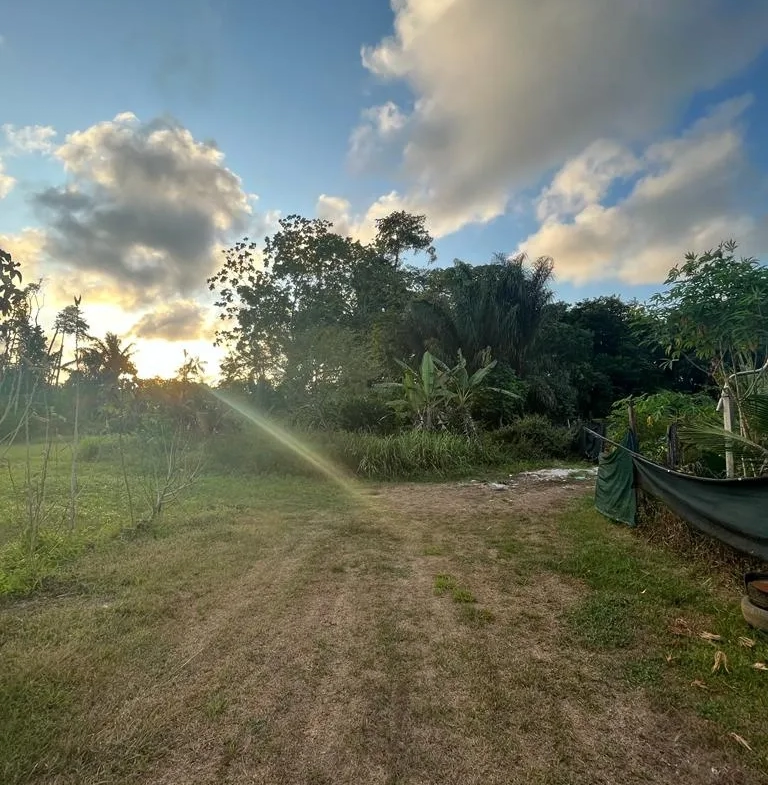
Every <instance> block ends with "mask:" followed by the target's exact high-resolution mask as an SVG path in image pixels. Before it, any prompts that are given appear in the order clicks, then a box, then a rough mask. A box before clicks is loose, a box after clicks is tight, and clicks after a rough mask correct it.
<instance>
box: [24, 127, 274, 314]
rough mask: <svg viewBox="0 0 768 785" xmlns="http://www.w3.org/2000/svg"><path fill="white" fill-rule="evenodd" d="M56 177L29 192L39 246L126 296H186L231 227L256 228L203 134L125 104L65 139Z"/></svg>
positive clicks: (245, 198) (236, 183) (245, 199)
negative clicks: (41, 234) (57, 182)
mask: <svg viewBox="0 0 768 785" xmlns="http://www.w3.org/2000/svg"><path fill="white" fill-rule="evenodd" d="M54 154H55V156H56V157H57V158H58V159H59V160H60V161H61V162H62V163H63V164H64V167H65V170H66V172H67V174H68V182H67V184H66V185H64V186H61V187H55V188H48V189H46V190H44V191H41V192H38V193H37V194H36V195H35V196H34V200H33V201H34V204H35V205H36V207H37V209H38V210H39V212H40V214H41V216H42V217H43V218H44V220H45V221H46V231H47V236H48V241H47V245H46V251H47V253H48V254H49V256H50V257H51V258H52V259H53V260H55V261H56V262H57V263H58V264H60V265H64V266H67V267H68V268H69V269H71V270H73V271H74V273H75V274H76V275H77V274H80V275H82V276H84V277H85V278H93V277H94V276H98V277H100V278H101V280H102V281H103V282H104V284H105V285H107V286H117V287H119V289H120V291H121V293H122V297H123V298H124V300H130V299H131V298H133V300H134V301H135V302H143V303H146V302H147V301H150V302H151V301H155V300H160V299H167V298H168V297H172V296H177V295H189V294H190V293H192V292H194V291H195V290H196V289H198V288H200V287H201V286H202V285H203V284H204V282H205V279H206V277H207V276H208V275H210V273H211V272H212V270H213V269H214V267H215V265H216V258H215V254H216V251H217V250H219V249H220V247H221V245H222V244H224V243H226V242H228V241H229V240H230V239H231V237H232V235H233V234H234V233H241V232H245V231H249V230H250V231H252V232H253V233H254V234H258V233H259V232H260V231H261V228H262V227H260V225H259V221H260V219H259V218H258V217H254V215H253V211H252V207H251V202H252V201H253V198H252V197H251V196H249V195H248V194H246V193H245V192H244V191H243V189H242V185H241V181H240V178H239V177H238V176H237V175H236V174H235V173H234V172H232V171H231V170H229V169H228V168H227V167H226V166H225V165H224V155H223V153H222V152H221V151H220V150H218V149H217V148H216V146H215V145H214V144H213V143H211V142H200V141H198V140H196V139H195V138H194V137H193V136H192V134H191V133H190V132H189V131H188V130H187V129H186V128H184V127H183V126H181V125H180V124H178V123H177V122H175V121H174V120H171V119H167V118H166V119H158V120H154V121H151V122H148V123H142V122H140V121H139V120H138V118H137V117H136V116H135V115H133V114H131V113H130V112H126V113H122V114H119V115H117V116H116V117H115V118H114V120H111V121H107V122H102V123H98V124H96V125H93V126H91V127H90V128H87V129H85V130H83V131H77V132H75V133H72V134H70V135H68V136H67V137H66V140H65V142H64V144H63V145H61V146H60V147H58V148H57V149H56V150H55V153H54Z"/></svg>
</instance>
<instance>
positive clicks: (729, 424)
mask: <svg viewBox="0 0 768 785" xmlns="http://www.w3.org/2000/svg"><path fill="white" fill-rule="evenodd" d="M720 406H722V408H723V428H724V429H725V430H726V431H728V433H733V402H732V400H731V390H730V388H729V387H728V385H727V384H726V385H725V387H723V393H722V396H721V398H720V405H719V406H718V408H720ZM725 476H726V477H727V478H728V479H731V478H733V477H735V476H736V465H735V464H734V461H733V449H731V443H730V440H729V439H726V440H725Z"/></svg>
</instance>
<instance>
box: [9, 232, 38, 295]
mask: <svg viewBox="0 0 768 785" xmlns="http://www.w3.org/2000/svg"><path fill="white" fill-rule="evenodd" d="M44 245H45V235H44V234H43V232H42V231H41V230H40V229H37V228H32V227H28V228H26V229H22V230H21V231H20V232H18V233H16V234H0V248H2V249H3V250H4V251H6V252H7V253H9V254H10V255H11V256H12V257H13V258H14V261H17V262H19V263H20V264H21V268H20V269H21V275H22V284H28V283H32V282H33V281H34V280H36V279H37V278H38V277H39V275H40V260H41V256H42V253H43V247H44Z"/></svg>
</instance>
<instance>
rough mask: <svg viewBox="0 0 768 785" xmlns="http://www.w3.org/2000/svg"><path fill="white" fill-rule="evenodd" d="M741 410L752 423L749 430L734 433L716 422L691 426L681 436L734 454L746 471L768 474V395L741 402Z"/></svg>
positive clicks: (714, 449)
mask: <svg viewBox="0 0 768 785" xmlns="http://www.w3.org/2000/svg"><path fill="white" fill-rule="evenodd" d="M741 411H742V412H743V416H745V417H747V418H748V420H749V423H750V430H749V432H739V431H736V432H731V431H727V430H725V428H722V427H718V426H716V425H696V424H694V425H690V426H688V427H686V428H683V429H682V430H681V436H682V437H683V438H684V439H686V440H687V441H689V442H691V443H693V444H695V445H696V446H697V447H699V448H700V449H704V450H711V451H712V452H716V453H719V454H723V453H724V452H725V451H729V452H731V453H733V456H734V459H735V460H737V461H739V462H740V463H741V465H742V472H743V474H745V475H746V474H752V475H755V476H761V475H765V474H768V395H766V394H756V395H751V396H749V397H747V398H744V399H742V401H741Z"/></svg>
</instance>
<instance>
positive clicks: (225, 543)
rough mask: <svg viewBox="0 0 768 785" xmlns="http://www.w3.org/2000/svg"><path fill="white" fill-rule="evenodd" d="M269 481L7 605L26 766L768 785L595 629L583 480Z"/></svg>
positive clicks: (0, 677)
mask: <svg viewBox="0 0 768 785" xmlns="http://www.w3.org/2000/svg"><path fill="white" fill-rule="evenodd" d="M270 483H271V484H270ZM270 483H268V482H266V481H265V482H264V485H263V491H262V493H261V494H260V493H259V490H258V488H255V489H254V488H252V489H251V490H250V491H249V493H250V494H251V498H250V501H248V503H240V504H234V503H232V502H231V501H230V502H229V503H228V504H225V503H222V504H220V505H218V506H215V505H211V509H209V510H206V509H204V506H203V505H200V504H199V502H198V503H197V504H196V506H195V508H194V510H193V509H190V511H189V514H188V522H187V524H186V526H183V527H180V528H179V527H176V528H174V529H166V530H161V531H160V533H159V534H160V536H159V538H158V539H154V540H149V539H145V540H141V539H139V540H135V541H132V542H127V543H114V544H113V545H112V546H105V547H104V548H102V549H99V550H97V551H96V552H94V553H91V554H88V555H87V556H85V557H83V558H82V559H81V560H80V561H79V562H78V563H77V564H75V565H73V567H72V568H71V570H70V571H69V573H68V574H65V575H62V576H61V578H60V580H59V582H58V583H57V584H56V586H55V587H54V586H51V587H49V591H48V593H46V594H39V595H37V596H34V597H32V598H30V599H28V600H23V601H16V602H6V603H5V604H4V605H3V606H2V607H0V656H1V657H2V661H3V663H4V668H3V670H2V672H0V696H2V697H3V698H4V700H5V701H6V707H8V706H10V707H11V711H10V712H4V713H3V715H2V719H0V723H3V724H4V725H5V727H0V739H4V740H5V741H0V780H1V781H2V782H3V783H8V785H16V784H17V783H53V784H55V785H64V783H67V784H69V783H72V785H74V784H75V783H77V784H78V785H96V784H97V783H99V784H104V783H121V784H122V783H125V784H126V785H129V784H130V783H147V784H150V783H151V784H153V785H156V784H158V783H168V785H186V784H187V783H188V784H190V785H191V784H192V783H195V784H197V783H265V784H266V783H270V784H271V783H275V784H280V783H285V784H286V785H288V783H291V784H292V785H293V784H296V783H307V784H309V783H313V784H314V785H321V784H322V783H328V784H329V785H330V783H334V785H336V784H341V783H371V784H372V785H377V784H380V785H395V783H409V784H410V783H413V785H416V783H457V784H458V783H461V785H472V784H473V783H475V784H476V785H493V784H494V783H534V784H535V783H539V784H540V785H554V784H555V783H573V784H577V783H584V785H587V783H589V784H590V785H591V784H592V783H616V782H621V783H626V784H627V785H629V784H630V783H668V782H675V783H682V784H683V785H684V784H685V783H691V784H693V783H696V785H698V784H699V783H753V782H754V783H757V782H761V781H763V780H762V779H761V775H760V774H759V773H758V770H757V767H758V766H759V761H758V759H757V758H756V757H755V756H756V753H750V752H748V751H747V750H745V749H744V748H743V747H741V746H740V745H738V744H736V743H734V742H733V741H732V740H731V739H729V738H728V737H727V734H726V733H725V732H724V731H723V730H722V729H721V728H719V727H718V726H717V725H716V724H715V723H712V722H708V721H706V720H704V719H701V718H700V717H698V716H697V715H696V713H695V710H693V709H692V708H691V707H690V706H688V705H682V704H681V705H680V707H679V708H677V709H675V708H672V707H671V706H670V705H666V706H664V705H662V704H661V703H660V702H659V701H658V700H656V699H655V698H654V694H653V690H652V689H647V685H646V684H645V683H640V682H642V681H643V678H642V677H643V674H642V673H634V677H633V678H634V680H632V679H628V678H627V677H626V673H625V671H626V667H627V666H628V665H631V664H632V663H635V662H636V661H637V655H638V651H642V654H643V656H645V657H649V656H653V657H655V656H656V655H658V656H659V658H660V657H661V656H662V651H663V650H662V649H660V648H659V647H660V646H661V645H662V644H661V643H660V642H659V641H657V640H656V639H655V638H654V637H653V636H652V635H651V634H650V633H647V634H646V633H644V632H642V631H641V632H640V634H639V637H634V638H632V639H631V640H628V641H625V642H624V643H623V644H622V646H623V647H624V648H623V649H617V648H615V647H614V648H612V647H611V644H610V641H609V644H607V645H598V644H596V643H595V641H594V640H592V641H590V640H589V636H586V637H585V635H584V625H587V626H589V624H593V625H595V629H596V630H598V632H599V630H600V629H602V628H600V627H599V625H600V624H603V625H605V623H606V622H605V619H601V618H600V617H595V614H594V611H595V610H599V608H597V609H595V608H592V606H590V605H589V602H590V600H591V598H593V597H594V596H596V595H595V592H596V591H599V587H598V588H595V587H594V586H593V585H592V583H591V582H590V579H589V574H588V573H587V572H585V571H581V572H580V571H579V570H580V569H581V567H580V566H579V565H582V562H579V564H578V565H577V564H576V562H575V561H574V559H576V557H577V556H578V554H577V553H575V552H572V549H571V545H572V542H571V540H569V537H568V534H567V528H568V525H569V523H568V521H569V518H563V513H564V511H568V510H571V511H574V512H573V513H572V514H573V515H577V514H582V513H581V512H579V511H580V510H582V511H583V509H586V508H583V506H582V507H579V506H577V507H573V504H574V503H577V502H578V500H579V498H580V497H582V496H583V495H584V493H585V488H584V486H583V485H582V486H580V487H576V486H569V485H564V484H558V483H550V484H536V483H531V484H529V485H523V486H520V487H517V488H515V489H513V490H510V491H502V492H498V491H493V490H490V489H488V488H486V487H483V486H476V487H472V486H458V485H448V484H444V485H415V484H414V485H386V486H382V487H381V488H378V489H372V490H371V492H370V493H369V495H368V496H366V497H365V503H363V504H360V503H358V502H354V501H349V500H347V499H345V498H343V497H341V496H339V495H334V494H329V492H328V491H327V489H325V487H324V486H320V484H318V483H316V482H311V481H306V480H304V481H301V482H298V481H282V483H280V482H278V483H276V482H274V481H270ZM570 514H571V513H568V515H570ZM605 537H606V538H607V540H608V541H611V542H613V539H615V538H618V541H619V542H620V543H624V542H625V540H627V538H628V537H630V535H628V534H627V533H626V532H623V531H620V530H618V529H613V528H611V527H610V526H609V525H608V524H605ZM582 566H583V565H582ZM585 569H589V570H591V569H592V568H591V567H588V568H585ZM439 576H443V577H442V578H440V577H439ZM436 589H439V590H438V591H436ZM469 598H471V600H473V601H468V600H469ZM585 608H586V610H585ZM590 609H591V610H590ZM665 612H666V611H665ZM678 613H680V612H679V611H678ZM579 618H581V621H580V622H578V624H579V625H580V626H579V627H578V628H576V627H574V619H579ZM608 623H609V624H611V625H612V624H614V623H616V620H615V619H609V620H608ZM665 625H666V620H664V624H663V625H662V627H663V632H664V634H665V635H671V633H668V632H667V630H666V626H665ZM691 629H692V628H691ZM608 637H610V636H608ZM665 640H666V639H665ZM687 640H688V639H687V638H686V641H687ZM691 640H692V641H693V638H691ZM691 645H694V644H693V643H692V644H691ZM695 645H702V646H707V645H710V644H708V643H707V642H706V641H700V642H699V644H695ZM718 645H720V644H718ZM760 645H762V644H760ZM743 650H744V651H745V652H747V651H748V650H747V649H743ZM713 651H714V650H713ZM710 664H711V663H710ZM758 675H762V674H758ZM707 676H709V670H708V669H707ZM717 677H718V678H721V677H722V678H724V675H723V674H718V675H717ZM733 730H734V731H741V732H743V733H745V735H746V737H747V738H748V740H749V741H750V743H752V744H753V746H754V745H755V739H754V738H753V737H752V736H751V735H750V734H747V732H746V731H743V729H742V728H741V727H735V728H734V729H733ZM2 731H4V732H2ZM3 766H4V767H5V768H2V767H3Z"/></svg>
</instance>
